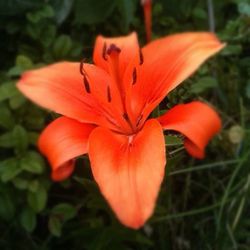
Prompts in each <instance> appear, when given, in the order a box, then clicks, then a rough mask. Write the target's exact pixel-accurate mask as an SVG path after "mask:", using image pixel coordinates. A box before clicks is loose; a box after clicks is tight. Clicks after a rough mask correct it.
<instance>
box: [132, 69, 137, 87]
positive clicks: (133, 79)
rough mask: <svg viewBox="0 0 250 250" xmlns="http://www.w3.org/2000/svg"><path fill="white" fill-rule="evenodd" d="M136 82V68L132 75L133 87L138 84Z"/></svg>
mask: <svg viewBox="0 0 250 250" xmlns="http://www.w3.org/2000/svg"><path fill="white" fill-rule="evenodd" d="M136 80H137V71H136V68H134V69H133V73H132V85H134V84H135V83H136Z"/></svg>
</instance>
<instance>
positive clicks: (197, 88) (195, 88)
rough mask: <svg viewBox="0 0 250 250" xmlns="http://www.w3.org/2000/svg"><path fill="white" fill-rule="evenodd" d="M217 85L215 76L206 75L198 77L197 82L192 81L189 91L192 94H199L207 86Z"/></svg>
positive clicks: (207, 87)
mask: <svg viewBox="0 0 250 250" xmlns="http://www.w3.org/2000/svg"><path fill="white" fill-rule="evenodd" d="M217 86H218V83H217V80H216V79H215V78H213V77H209V76H206V77H202V78H199V80H198V82H197V83H194V84H193V85H192V86H191V89H190V92H191V93H194V94H200V93H202V92H204V91H205V90H207V89H209V88H214V87H217Z"/></svg>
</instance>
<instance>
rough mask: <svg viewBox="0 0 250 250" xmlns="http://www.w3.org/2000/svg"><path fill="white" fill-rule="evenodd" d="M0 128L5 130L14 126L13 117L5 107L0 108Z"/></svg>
mask: <svg viewBox="0 0 250 250" xmlns="http://www.w3.org/2000/svg"><path fill="white" fill-rule="evenodd" d="M0 126H1V127H3V128H5V129H10V128H12V127H13V126H14V117H13V116H12V114H11V112H10V110H9V109H8V108H7V107H5V106H1V107H0Z"/></svg>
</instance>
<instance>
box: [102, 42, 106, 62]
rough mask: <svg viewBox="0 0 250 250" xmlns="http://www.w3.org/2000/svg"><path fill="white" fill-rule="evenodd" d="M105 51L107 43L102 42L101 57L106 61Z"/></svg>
mask: <svg viewBox="0 0 250 250" xmlns="http://www.w3.org/2000/svg"><path fill="white" fill-rule="evenodd" d="M106 53H107V44H106V43H104V44H103V48H102V58H103V59H104V60H105V61H107V57H106Z"/></svg>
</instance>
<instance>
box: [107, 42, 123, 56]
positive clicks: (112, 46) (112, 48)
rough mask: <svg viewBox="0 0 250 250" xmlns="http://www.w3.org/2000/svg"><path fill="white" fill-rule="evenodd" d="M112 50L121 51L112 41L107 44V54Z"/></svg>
mask: <svg viewBox="0 0 250 250" xmlns="http://www.w3.org/2000/svg"><path fill="white" fill-rule="evenodd" d="M113 52H116V53H118V54H119V53H120V52H121V49H120V48H119V47H117V46H116V45H115V44H113V43H112V44H110V45H109V48H108V50H107V54H108V55H110V54H111V53H113Z"/></svg>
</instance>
